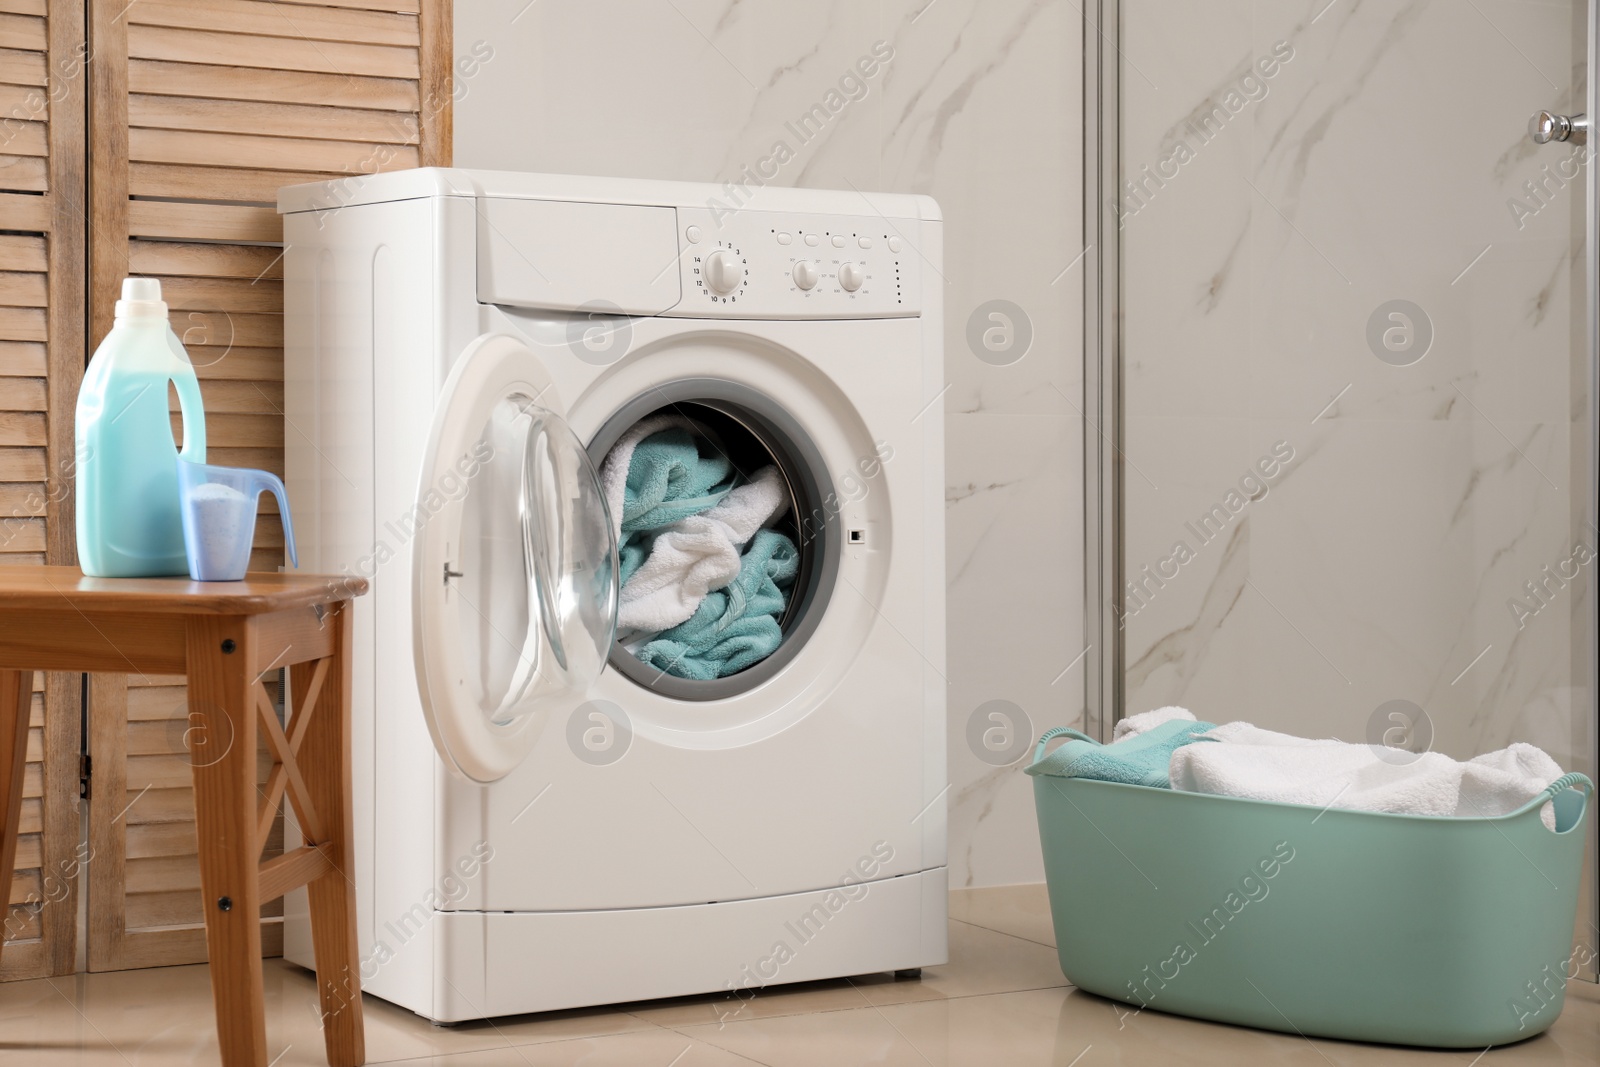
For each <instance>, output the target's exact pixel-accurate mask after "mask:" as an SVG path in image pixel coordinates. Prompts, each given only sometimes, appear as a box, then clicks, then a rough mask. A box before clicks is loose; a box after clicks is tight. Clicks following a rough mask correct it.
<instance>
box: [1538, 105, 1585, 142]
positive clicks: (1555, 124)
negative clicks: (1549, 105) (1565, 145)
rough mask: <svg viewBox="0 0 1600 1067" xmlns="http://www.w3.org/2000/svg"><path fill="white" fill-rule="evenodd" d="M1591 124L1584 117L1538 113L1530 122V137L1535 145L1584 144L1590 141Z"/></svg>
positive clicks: (1549, 112)
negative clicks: (1569, 142) (1552, 142)
mask: <svg viewBox="0 0 1600 1067" xmlns="http://www.w3.org/2000/svg"><path fill="white" fill-rule="evenodd" d="M1588 133H1589V123H1588V120H1587V119H1586V118H1585V117H1584V116H1583V115H1576V116H1571V117H1569V116H1567V115H1557V114H1556V113H1555V112H1553V111H1536V112H1534V115H1533V118H1531V119H1529V120H1528V136H1529V137H1531V138H1533V142H1534V143H1535V144H1549V143H1550V142H1551V141H1571V142H1573V143H1574V144H1583V143H1584V142H1585V141H1587V140H1588Z"/></svg>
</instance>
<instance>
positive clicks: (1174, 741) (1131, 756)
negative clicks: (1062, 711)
mask: <svg viewBox="0 0 1600 1067" xmlns="http://www.w3.org/2000/svg"><path fill="white" fill-rule="evenodd" d="M1214 729H1216V727H1215V726H1214V725H1213V724H1211V723H1209V722H1195V721H1194V720H1192V719H1173V720H1171V721H1169V722H1164V723H1162V724H1161V725H1160V726H1154V727H1151V728H1150V729H1149V730H1146V731H1145V732H1144V733H1139V734H1134V735H1133V736H1131V737H1127V738H1124V739H1123V740H1121V741H1118V742H1117V743H1115V744H1112V745H1102V744H1101V743H1100V742H1098V741H1096V740H1094V739H1093V738H1092V737H1089V736H1088V735H1087V734H1082V733H1079V732H1078V731H1077V730H1071V729H1067V728H1066V727H1061V728H1058V729H1056V730H1052V731H1050V734H1047V735H1046V737H1049V736H1052V735H1061V734H1068V735H1071V736H1072V737H1073V738H1074V740H1072V741H1068V742H1067V743H1066V744H1064V745H1062V746H1061V747H1060V748H1057V749H1056V750H1055V751H1054V752H1051V753H1050V754H1048V755H1046V756H1045V757H1044V758H1043V759H1041V760H1039V761H1038V762H1037V763H1034V764H1032V765H1031V766H1029V767H1028V768H1026V769H1027V772H1028V773H1029V774H1036V775H1037V774H1047V775H1051V776H1054V777H1056V778H1094V779H1096V780H1098V781H1102V782H1120V783H1122V784H1123V785H1145V786H1151V787H1154V788H1156V789H1171V788H1172V781H1171V779H1170V778H1169V777H1168V776H1167V764H1168V763H1169V762H1171V760H1172V754H1173V753H1174V752H1175V751H1177V750H1178V749H1180V748H1182V747H1183V746H1184V745H1187V744H1191V743H1198V742H1205V741H1209V740H1210V739H1209V738H1202V737H1196V736H1195V735H1196V734H1203V733H1205V732H1206V731H1207V730H1214Z"/></svg>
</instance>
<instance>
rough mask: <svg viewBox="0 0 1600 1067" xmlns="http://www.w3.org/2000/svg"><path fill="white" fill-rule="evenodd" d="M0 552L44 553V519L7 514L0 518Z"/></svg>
mask: <svg viewBox="0 0 1600 1067" xmlns="http://www.w3.org/2000/svg"><path fill="white" fill-rule="evenodd" d="M0 552H5V553H8V554H9V553H12V552H31V553H38V554H41V555H42V554H43V553H44V520H43V519H21V518H17V517H15V516H8V517H6V518H4V519H0Z"/></svg>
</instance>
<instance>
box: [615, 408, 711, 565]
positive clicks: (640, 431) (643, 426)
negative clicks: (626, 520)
mask: <svg viewBox="0 0 1600 1067" xmlns="http://www.w3.org/2000/svg"><path fill="white" fill-rule="evenodd" d="M672 429H683V430H688V431H689V432H690V433H692V434H695V435H696V436H699V437H708V435H707V433H706V430H705V427H703V426H701V425H700V424H699V423H697V422H695V421H694V420H693V419H689V418H685V417H684V416H682V415H652V416H650V417H649V418H648V419H645V420H643V421H642V422H636V423H634V424H633V426H631V427H629V429H628V432H627V433H625V434H623V435H622V436H621V437H619V438H618V439H617V443H616V444H614V445H612V446H611V451H609V452H607V453H606V458H605V459H603V460H601V461H600V489H601V491H602V492H604V493H605V495H606V505H607V506H608V507H610V508H611V528H612V530H614V531H615V532H616V535H617V537H618V539H619V540H620V539H621V537H622V507H623V505H624V504H625V503H627V493H628V465H629V464H630V463H632V462H633V450H634V449H636V448H638V447H639V442H640V441H643V440H644V439H645V438H646V437H649V436H650V435H651V434H653V433H660V432H661V431H662V430H672Z"/></svg>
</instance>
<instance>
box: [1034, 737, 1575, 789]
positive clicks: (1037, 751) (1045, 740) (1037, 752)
mask: <svg viewBox="0 0 1600 1067" xmlns="http://www.w3.org/2000/svg"><path fill="white" fill-rule="evenodd" d="M1063 735H1065V736H1069V737H1071V738H1073V739H1074V740H1076V741H1087V742H1089V743H1090V744H1092V745H1098V744H1099V743H1100V742H1098V741H1096V740H1095V739H1094V738H1092V737H1090V736H1089V735H1088V734H1086V733H1083V732H1082V731H1080V730H1074V729H1073V728H1072V727H1070V726H1055V727H1052V728H1050V729H1048V730H1046V731H1045V732H1044V733H1042V734H1040V735H1039V743H1038V744H1037V745H1035V746H1034V748H1033V762H1035V763H1038V762H1039V761H1040V760H1042V759H1044V746H1045V745H1047V744H1049V743H1050V742H1051V741H1054V740H1055V739H1056V738H1058V737H1061V736H1063ZM1584 780H1585V781H1587V780H1588V779H1584Z"/></svg>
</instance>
